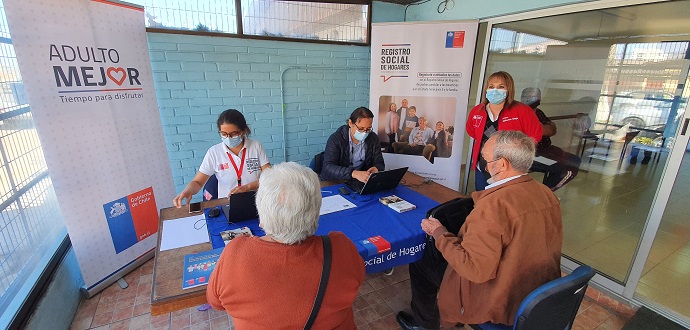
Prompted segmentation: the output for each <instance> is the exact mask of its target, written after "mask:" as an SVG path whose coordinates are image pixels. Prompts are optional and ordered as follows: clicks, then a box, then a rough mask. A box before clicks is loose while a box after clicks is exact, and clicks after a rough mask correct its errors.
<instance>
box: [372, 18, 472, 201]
mask: <svg viewBox="0 0 690 330" xmlns="http://www.w3.org/2000/svg"><path fill="white" fill-rule="evenodd" d="M478 26H479V22H478V21H474V20H473V21H451V22H449V21H444V22H428V23H379V24H372V32H371V83H370V86H371V87H370V88H371V91H370V98H369V99H370V105H369V109H371V111H372V112H374V128H375V130H376V132H377V134H378V136H379V139H380V141H381V146H382V148H383V149H384V150H383V151H384V154H383V155H384V159H385V161H386V168H397V167H403V166H408V167H409V170H410V171H412V172H414V173H416V174H419V175H421V176H423V177H425V178H428V179H431V180H434V181H436V182H438V183H440V184H442V185H445V186H446V187H449V188H451V189H455V190H457V189H458V188H459V185H460V177H461V173H460V172H461V171H460V166H461V164H462V159H463V155H462V144H463V137H464V135H465V133H464V132H465V129H464V127H465V121H466V117H467V100H468V95H469V91H470V78H471V74H472V62H473V59H474V53H475V45H476V40H477V29H478Z"/></svg>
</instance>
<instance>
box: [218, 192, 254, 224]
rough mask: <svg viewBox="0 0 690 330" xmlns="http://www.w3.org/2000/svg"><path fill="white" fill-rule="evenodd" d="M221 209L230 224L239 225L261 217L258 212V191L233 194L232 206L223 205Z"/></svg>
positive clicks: (231, 197) (231, 198)
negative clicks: (238, 223)
mask: <svg viewBox="0 0 690 330" xmlns="http://www.w3.org/2000/svg"><path fill="white" fill-rule="evenodd" d="M221 208H222V209H223V213H224V214H225V219H227V220H228V222H233V223H237V222H241V221H245V220H251V219H256V218H258V217H259V213H258V212H257V211H256V191H248V192H243V193H237V194H232V195H230V204H228V205H221Z"/></svg>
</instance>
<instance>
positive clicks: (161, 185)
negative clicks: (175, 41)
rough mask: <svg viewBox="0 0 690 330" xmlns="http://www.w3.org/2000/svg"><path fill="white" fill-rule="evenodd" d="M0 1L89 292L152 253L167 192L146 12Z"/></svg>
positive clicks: (86, 1)
mask: <svg viewBox="0 0 690 330" xmlns="http://www.w3.org/2000/svg"><path fill="white" fill-rule="evenodd" d="M4 4H5V11H6V15H7V19H8V23H9V27H10V32H11V38H12V44H13V45H14V49H15V51H16V54H17V61H18V63H19V68H20V70H21V74H22V79H23V82H24V86H25V89H26V92H27V94H28V96H29V103H30V106H31V113H32V115H33V118H34V122H35V125H36V129H37V131H38V134H39V137H40V140H41V144H42V147H43V151H44V154H45V158H46V162H47V164H48V169H49V171H50V177H51V179H52V181H53V185H54V188H55V193H56V195H57V198H58V202H59V203H60V209H61V212H62V216H63V218H64V222H65V225H66V226H67V231H68V233H69V236H70V239H71V241H72V246H73V247H74V252H75V255H76V257H77V260H78V262H79V267H80V268H81V272H82V275H83V277H84V282H85V289H86V291H87V293H88V294H92V293H94V292H93V291H98V290H99V289H101V288H103V287H105V286H106V285H107V284H110V283H112V282H113V281H115V280H117V279H118V278H119V277H121V276H122V275H123V274H122V273H123V272H125V271H127V270H128V269H129V268H131V266H132V265H133V264H137V263H141V259H145V258H141V257H142V256H144V255H147V256H148V255H152V254H151V253H149V252H150V251H151V250H153V249H154V248H155V246H156V241H157V234H158V233H157V232H158V210H159V209H160V208H162V207H166V206H170V203H171V202H170V201H171V200H172V198H173V197H174V196H175V188H174V185H173V182H172V173H171V170H170V163H169V160H168V154H167V152H166V149H165V141H164V138H163V128H162V125H161V119H160V115H159V112H158V105H157V103H156V94H155V89H154V86H153V77H152V74H151V63H150V60H149V51H148V44H147V41H146V30H145V26H144V8H143V7H141V6H137V5H131V4H127V3H123V2H115V1H106V0H91V1H90V0H61V1H54V0H5V1H4ZM144 261H145V260H144Z"/></svg>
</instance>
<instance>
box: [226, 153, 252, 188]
mask: <svg viewBox="0 0 690 330" xmlns="http://www.w3.org/2000/svg"><path fill="white" fill-rule="evenodd" d="M226 153H227V154H228V158H230V162H231V163H232V167H233V168H235V173H237V185H238V186H241V185H242V169H243V168H244V156H246V155H247V148H244V149H242V162H241V163H240V168H239V169H238V168H237V164H235V160H234V159H233V158H232V155H230V153H229V152H227V151H226Z"/></svg>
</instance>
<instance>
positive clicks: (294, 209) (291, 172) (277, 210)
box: [256, 162, 321, 244]
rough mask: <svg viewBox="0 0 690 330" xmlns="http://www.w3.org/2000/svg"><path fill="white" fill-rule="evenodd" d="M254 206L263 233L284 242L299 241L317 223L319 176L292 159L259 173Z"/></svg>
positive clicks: (295, 242) (319, 197) (319, 205)
mask: <svg viewBox="0 0 690 330" xmlns="http://www.w3.org/2000/svg"><path fill="white" fill-rule="evenodd" d="M256 208H257V210H258V211H259V221H260V223H261V227H262V228H263V230H264V231H265V232H266V235H269V236H270V237H271V238H273V239H274V240H276V241H278V242H281V243H284V244H297V243H299V242H302V241H304V240H305V239H307V238H308V237H309V236H312V235H314V232H316V227H317V226H318V225H319V210H320V209H321V185H320V183H319V178H318V176H317V175H316V173H314V171H312V170H311V169H309V168H307V167H304V166H302V165H300V164H297V163H294V162H289V163H281V164H277V165H274V166H273V167H270V168H268V169H266V170H265V171H263V173H261V177H260V178H259V190H258V191H257V193H256Z"/></svg>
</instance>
